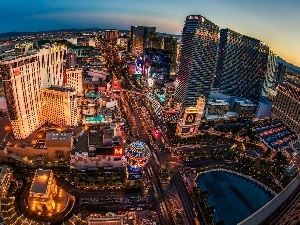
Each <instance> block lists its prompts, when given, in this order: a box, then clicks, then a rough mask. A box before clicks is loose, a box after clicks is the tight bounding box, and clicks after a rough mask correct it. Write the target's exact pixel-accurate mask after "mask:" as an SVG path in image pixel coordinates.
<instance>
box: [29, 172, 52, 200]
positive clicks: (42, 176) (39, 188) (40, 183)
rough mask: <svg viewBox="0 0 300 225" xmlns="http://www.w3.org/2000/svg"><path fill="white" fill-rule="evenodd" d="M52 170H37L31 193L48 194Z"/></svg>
mask: <svg viewBox="0 0 300 225" xmlns="http://www.w3.org/2000/svg"><path fill="white" fill-rule="evenodd" d="M50 174H51V170H37V171H36V172H35V175H34V178H33V182H32V185H31V189H30V192H31V193H39V194H46V191H47V186H48V182H49V178H50Z"/></svg>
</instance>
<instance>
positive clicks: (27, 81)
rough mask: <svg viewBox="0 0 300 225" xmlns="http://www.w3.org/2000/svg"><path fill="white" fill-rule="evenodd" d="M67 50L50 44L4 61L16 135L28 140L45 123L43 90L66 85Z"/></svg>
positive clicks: (8, 100)
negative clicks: (64, 74)
mask: <svg viewBox="0 0 300 225" xmlns="http://www.w3.org/2000/svg"><path fill="white" fill-rule="evenodd" d="M65 52H66V47H65V46H63V45H51V46H50V45H48V46H45V47H44V48H42V49H40V50H39V51H30V52H27V55H25V56H21V57H14V58H9V59H4V60H3V61H1V62H0V67H1V70H2V75H3V84H4V90H5V96H6V101H7V105H8V115H9V118H10V121H11V125H12V130H13V133H14V136H15V138H17V139H24V138H25V137H27V136H29V135H30V134H31V133H32V132H34V131H35V130H36V129H37V128H38V127H40V126H41V120H40V114H41V109H42V106H43V90H44V89H47V88H49V87H50V86H51V85H57V86H62V85H63V73H64V72H63V64H64V62H65Z"/></svg>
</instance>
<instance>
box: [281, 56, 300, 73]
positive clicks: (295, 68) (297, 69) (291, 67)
mask: <svg viewBox="0 0 300 225" xmlns="http://www.w3.org/2000/svg"><path fill="white" fill-rule="evenodd" d="M277 63H282V64H283V65H285V66H286V68H288V69H289V70H291V71H293V72H295V73H298V74H300V67H299V66H295V65H293V64H292V63H288V62H286V61H285V60H284V59H282V58H280V57H277Z"/></svg>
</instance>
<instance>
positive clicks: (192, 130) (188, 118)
mask: <svg viewBox="0 0 300 225" xmlns="http://www.w3.org/2000/svg"><path fill="white" fill-rule="evenodd" d="M204 108H205V98H204V97H203V96H200V97H199V99H198V101H197V105H196V106H190V107H187V108H186V109H185V111H184V115H183V117H182V119H181V120H180V121H179V122H178V123H177V129H176V135H177V136H179V137H193V136H196V134H197V132H198V128H199V125H200V122H201V118H202V116H203V113H204Z"/></svg>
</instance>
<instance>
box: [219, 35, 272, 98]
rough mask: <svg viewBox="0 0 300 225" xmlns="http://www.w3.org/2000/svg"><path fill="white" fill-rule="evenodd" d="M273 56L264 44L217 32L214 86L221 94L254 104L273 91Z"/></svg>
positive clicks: (252, 39)
mask: <svg viewBox="0 0 300 225" xmlns="http://www.w3.org/2000/svg"><path fill="white" fill-rule="evenodd" d="M275 71H276V55H275V54H274V53H273V52H272V51H271V50H270V48H269V46H267V45H266V44H265V43H263V42H261V41H259V40H256V39H254V38H251V37H247V36H245V35H242V34H239V33H237V32H235V31H233V30H230V29H221V31H220V43H219V54H218V62H217V70H216V75H217V76H216V79H215V81H214V87H215V88H218V89H219V91H220V92H221V93H223V94H227V95H233V96H238V97H243V98H247V99H250V100H253V101H258V99H259V97H260V96H265V97H270V95H272V91H273V90H274V88H275V80H274V77H275Z"/></svg>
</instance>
